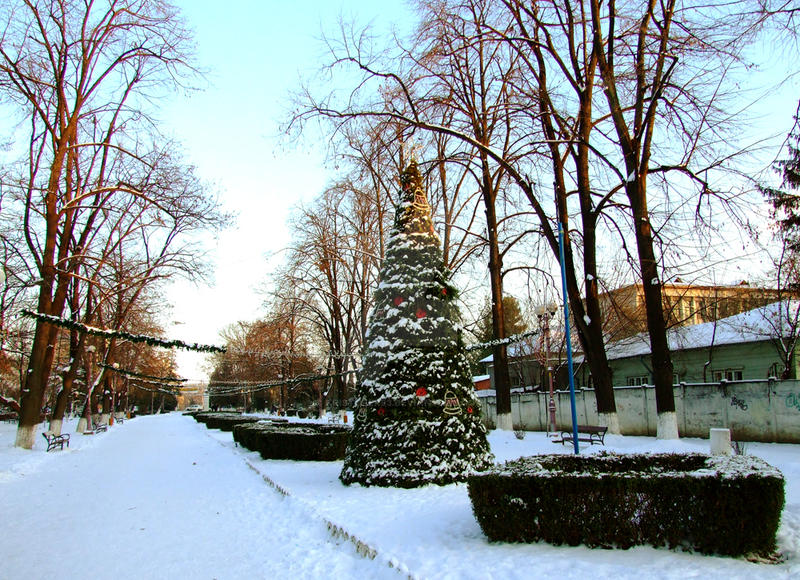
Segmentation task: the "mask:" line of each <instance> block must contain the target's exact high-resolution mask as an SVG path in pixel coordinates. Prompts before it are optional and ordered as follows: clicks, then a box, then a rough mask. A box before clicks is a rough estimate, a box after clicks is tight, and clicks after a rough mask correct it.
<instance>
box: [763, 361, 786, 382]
mask: <svg viewBox="0 0 800 580" xmlns="http://www.w3.org/2000/svg"><path fill="white" fill-rule="evenodd" d="M782 371H783V365H782V364H781V363H776V362H774V363H772V364H771V365H770V367H769V370H768V371H767V378H769V377H775V378H778V377H780V376H781V374H782Z"/></svg>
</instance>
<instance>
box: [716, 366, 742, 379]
mask: <svg viewBox="0 0 800 580" xmlns="http://www.w3.org/2000/svg"><path fill="white" fill-rule="evenodd" d="M711 377H712V379H713V380H714V381H722V380H726V381H741V380H742V369H724V370H722V369H720V370H716V371H712V373H711Z"/></svg>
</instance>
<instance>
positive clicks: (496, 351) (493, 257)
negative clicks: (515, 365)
mask: <svg viewBox="0 0 800 580" xmlns="http://www.w3.org/2000/svg"><path fill="white" fill-rule="evenodd" d="M481 155H482V156H483V183H482V189H483V202H484V206H485V208H486V229H487V231H488V239H489V282H490V285H491V289H492V335H493V336H494V339H495V340H500V339H503V338H506V331H505V319H504V316H503V258H502V256H501V255H500V245H499V241H498V239H497V213H496V209H495V199H496V193H495V191H494V188H493V187H492V183H491V175H490V172H489V167H488V161H487V159H486V157H485V155H484V154H483V153H482V154H481ZM492 353H493V355H492V356H493V362H494V388H495V392H496V396H497V428H498V429H502V430H505V431H511V430H512V429H513V428H514V426H513V422H512V419H511V380H510V377H509V374H508V348H507V346H506V345H505V344H499V345H495V346H494V347H493V348H492Z"/></svg>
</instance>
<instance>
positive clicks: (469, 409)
mask: <svg viewBox="0 0 800 580" xmlns="http://www.w3.org/2000/svg"><path fill="white" fill-rule="evenodd" d="M467 413H469V414H470V415H472V407H467Z"/></svg>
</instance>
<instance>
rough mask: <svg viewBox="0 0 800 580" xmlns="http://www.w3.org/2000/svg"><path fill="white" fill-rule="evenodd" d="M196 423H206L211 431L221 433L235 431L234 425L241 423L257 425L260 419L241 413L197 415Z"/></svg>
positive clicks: (195, 415) (195, 416)
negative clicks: (216, 430)
mask: <svg viewBox="0 0 800 580" xmlns="http://www.w3.org/2000/svg"><path fill="white" fill-rule="evenodd" d="M194 418H195V421H198V422H199V423H204V424H205V426H206V427H208V428H209V429H220V430H221V431H233V427H234V425H239V424H241V423H256V422H258V421H259V418H258V417H245V416H244V415H241V414H240V413H195V414H194Z"/></svg>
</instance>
